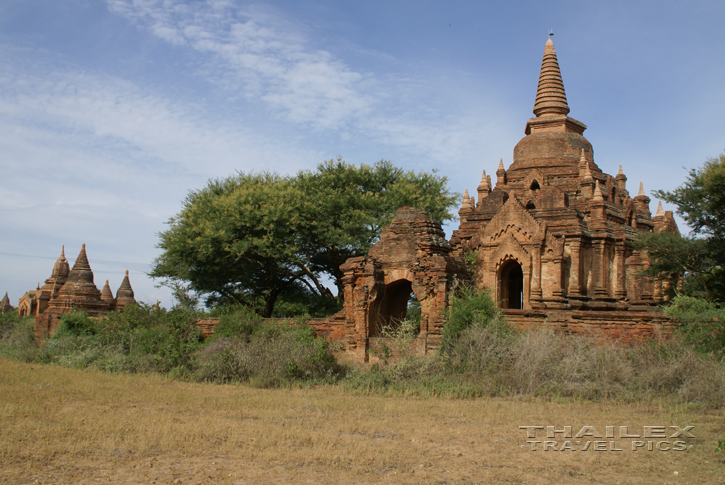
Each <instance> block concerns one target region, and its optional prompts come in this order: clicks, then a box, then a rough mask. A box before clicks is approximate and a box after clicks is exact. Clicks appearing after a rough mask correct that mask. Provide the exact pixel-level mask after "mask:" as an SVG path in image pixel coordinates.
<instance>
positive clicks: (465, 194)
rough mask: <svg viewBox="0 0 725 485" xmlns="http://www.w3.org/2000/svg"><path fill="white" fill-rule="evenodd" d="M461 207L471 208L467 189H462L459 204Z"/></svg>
mask: <svg viewBox="0 0 725 485" xmlns="http://www.w3.org/2000/svg"><path fill="white" fill-rule="evenodd" d="M461 209H472V207H471V196H470V195H468V189H466V190H464V191H463V204H461Z"/></svg>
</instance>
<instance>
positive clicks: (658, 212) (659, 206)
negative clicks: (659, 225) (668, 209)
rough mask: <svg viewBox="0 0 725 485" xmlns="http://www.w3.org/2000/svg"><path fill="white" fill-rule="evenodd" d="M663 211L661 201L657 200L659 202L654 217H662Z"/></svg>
mask: <svg viewBox="0 0 725 485" xmlns="http://www.w3.org/2000/svg"><path fill="white" fill-rule="evenodd" d="M664 215H665V211H664V210H663V209H662V201H661V200H660V201H659V204H657V213H656V214H655V217H660V216H662V217H664Z"/></svg>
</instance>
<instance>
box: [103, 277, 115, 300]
mask: <svg viewBox="0 0 725 485" xmlns="http://www.w3.org/2000/svg"><path fill="white" fill-rule="evenodd" d="M101 300H104V301H110V300H113V292H112V291H111V287H110V286H109V284H108V280H106V284H105V285H103V289H102V290H101Z"/></svg>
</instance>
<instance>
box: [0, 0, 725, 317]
mask: <svg viewBox="0 0 725 485" xmlns="http://www.w3.org/2000/svg"><path fill="white" fill-rule="evenodd" d="M723 18H725V2H722V1H709V2H706V1H690V2H679V1H677V2H674V1H673V2H668V1H652V2H646V1H642V2H632V1H608V2H581V1H571V2H569V1H562V2H557V1H549V2H492V1H457V2H432V1H431V2H428V1H420V0H419V1H399V2H395V1H390V0H388V1H385V2H381V1H366V2H351V1H340V0H338V1H319V0H301V1H295V2H288V1H270V2H262V3H260V2H246V1H233V0H208V1H175V0H106V1H105V2H104V1H102V0H95V1H91V0H4V1H3V2H2V3H1V4H0V226H1V227H2V228H3V229H2V231H1V232H0V295H2V294H4V292H5V291H8V293H9V296H10V298H11V302H12V303H13V304H16V302H17V299H18V298H19V297H20V296H21V295H22V294H23V292H24V291H26V290H28V289H32V288H35V285H36V284H37V283H38V282H40V283H42V281H43V280H44V279H45V278H47V277H48V276H49V275H50V272H51V269H52V266H53V261H54V260H55V259H56V258H57V256H58V254H59V252H60V247H61V245H62V244H65V245H66V255H67V256H68V258H69V259H70V260H71V262H72V261H73V260H74V259H75V257H76V255H77V254H78V251H79V250H80V246H81V243H83V242H85V243H86V245H87V252H88V256H89V259H90V263H91V267H92V268H93V270H94V273H95V278H96V284H97V285H98V286H99V288H100V287H101V286H102V285H103V283H104V281H105V280H106V279H108V280H110V284H111V287H112V289H113V290H114V291H115V290H116V289H117V288H118V286H119V285H120V283H121V280H122V278H123V271H124V270H125V269H129V270H130V272H131V283H132V285H133V287H134V290H135V292H136V297H137V299H139V300H142V301H147V302H154V301H156V300H160V301H161V302H162V303H163V304H164V305H166V306H168V305H170V304H171V298H170V296H169V293H168V291H167V290H165V289H163V288H155V287H154V282H153V281H152V280H150V279H149V278H147V277H146V276H145V272H147V271H148V270H149V265H150V264H151V263H152V261H153V260H154V258H155V257H156V256H158V254H159V250H158V249H157V248H156V247H155V246H156V244H157V242H158V236H157V234H158V232H159V231H162V230H164V229H165V227H166V226H165V222H166V221H168V219H169V218H170V217H171V216H173V215H174V214H176V213H177V212H178V211H179V210H180V208H181V202H182V200H183V199H184V197H185V196H186V194H187V193H188V191H189V190H191V189H198V188H201V187H203V186H204V185H205V184H206V181H207V180H208V179H210V178H215V177H224V176H227V175H230V174H233V173H234V172H235V171H237V170H241V171H251V170H254V171H260V170H271V171H277V172H280V173H295V172H297V171H299V170H302V169H311V168H314V167H315V165H317V164H318V163H319V162H322V161H323V160H328V159H330V158H333V157H335V156H337V155H342V156H343V157H344V158H345V159H346V160H347V161H348V162H352V163H356V164H360V163H368V164H371V163H373V162H375V161H377V160H380V159H388V160H391V161H392V162H393V163H395V164H396V165H400V166H403V167H405V168H408V169H415V170H426V171H429V170H431V169H434V168H435V169H439V170H440V173H442V174H443V175H446V176H448V178H449V185H450V187H451V188H452V189H453V190H455V191H458V192H463V190H464V189H466V188H468V189H469V190H473V189H475V187H476V186H477V185H478V181H479V180H480V176H481V170H483V169H486V170H487V171H488V173H493V172H495V169H496V166H497V165H498V160H499V158H503V160H504V165H505V166H508V165H510V163H511V162H512V154H513V147H514V145H515V144H516V143H517V142H518V141H519V139H521V137H523V130H524V126H525V124H526V120H527V119H528V118H530V117H531V116H533V115H532V113H531V110H532V108H533V101H534V96H535V94H536V84H537V80H538V74H539V69H540V66H541V57H542V55H543V50H544V43H545V42H546V39H547V34H548V32H549V29H553V30H554V33H555V36H554V43H555V45H556V50H557V54H558V57H559V64H560V66H561V70H562V77H563V79H564V85H565V88H566V93H567V98H568V101H569V106H570V108H571V113H570V116H572V117H573V118H575V119H578V120H580V121H582V122H584V123H585V124H587V126H588V129H587V131H586V132H585V136H586V137H587V138H588V139H589V141H590V142H592V144H593V145H594V156H595V162H596V163H597V164H598V165H599V167H600V168H602V169H603V170H604V171H605V172H607V173H612V174H614V173H616V171H617V168H618V165H619V164H622V166H623V169H624V172H625V174H626V175H627V177H628V179H629V180H628V188H629V190H630V192H632V191H636V189H637V187H638V185H639V181H644V187H645V190H646V191H648V192H649V191H651V190H654V189H659V188H661V189H673V188H675V187H677V186H678V185H680V184H682V182H683V181H684V179H685V175H686V170H685V169H684V168H683V167H687V168H693V167H697V166H700V165H702V164H703V162H704V161H705V160H706V159H707V158H708V157H714V156H717V155H718V154H720V153H722V151H723V149H725V139H724V137H723V128H722V121H721V120H722V116H723V112H724V111H725V83H723V79H725V62H724V59H723V53H725V36H723V35H722V33H721V30H722V19H723ZM280 203H284V202H283V201H280ZM666 208H671V207H667V206H666ZM651 209H652V210H653V211H654V210H655V209H656V201H653V202H652V204H651ZM454 225H455V223H454ZM681 229H685V228H681ZM450 230H451V228H450V227H449V228H448V233H449V234H450Z"/></svg>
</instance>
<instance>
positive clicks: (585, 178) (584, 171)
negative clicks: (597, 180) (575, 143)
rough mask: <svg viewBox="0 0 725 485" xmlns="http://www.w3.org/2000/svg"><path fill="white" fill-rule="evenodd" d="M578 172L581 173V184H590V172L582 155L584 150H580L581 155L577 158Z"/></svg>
mask: <svg viewBox="0 0 725 485" xmlns="http://www.w3.org/2000/svg"><path fill="white" fill-rule="evenodd" d="M579 165H580V167H579V171H580V173H581V178H582V182H585V183H586V182H591V181H592V179H593V177H592V171H591V169H590V168H589V161H587V157H586V156H585V155H584V149H583V148H582V154H581V156H580V157H579Z"/></svg>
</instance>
